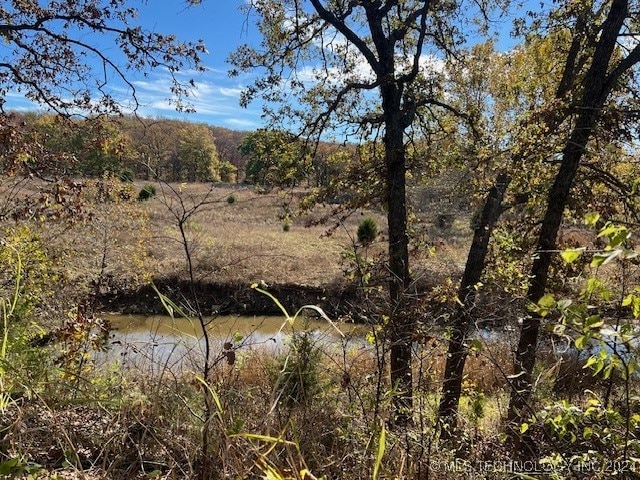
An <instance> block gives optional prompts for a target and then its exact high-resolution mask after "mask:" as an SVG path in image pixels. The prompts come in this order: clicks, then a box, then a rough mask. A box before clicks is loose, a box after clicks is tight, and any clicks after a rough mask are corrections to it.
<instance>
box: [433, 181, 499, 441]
mask: <svg viewBox="0 0 640 480" xmlns="http://www.w3.org/2000/svg"><path fill="white" fill-rule="evenodd" d="M510 182H511V178H510V177H509V176H507V175H505V174H500V175H498V178H497V179H496V182H495V184H494V185H493V187H491V189H490V190H489V193H488V195H487V199H486V201H485V204H484V207H483V209H482V213H481V215H480V219H479V221H478V224H477V225H476V226H475V229H474V233H473V241H472V243H471V247H470V249H469V255H468V256H467V263H466V266H465V269H464V274H463V276H462V280H461V282H460V287H459V289H458V299H459V300H460V302H461V305H459V307H458V309H457V311H456V315H455V317H454V318H453V324H452V327H451V338H450V339H449V349H448V352H447V359H446V363H445V370H444V379H443V382H442V398H441V400H440V405H439V407H438V420H439V427H440V430H441V431H440V437H441V438H442V439H445V440H446V439H450V438H451V437H452V435H453V434H454V432H455V430H456V427H457V415H458V403H459V401H460V395H461V393H462V378H463V372H464V365H465V362H466V358H467V353H468V351H467V346H466V341H467V336H468V334H469V329H470V327H471V324H472V322H473V313H472V311H473V308H474V306H475V300H476V289H475V286H476V285H477V284H478V282H480V278H481V276H482V272H483V270H484V265H485V259H486V256H487V250H488V247H489V239H490V238H491V233H492V232H493V227H494V225H495V223H496V222H497V220H498V218H499V217H500V214H501V213H502V201H503V198H504V194H505V192H506V190H507V188H508V186H509V183H510Z"/></svg>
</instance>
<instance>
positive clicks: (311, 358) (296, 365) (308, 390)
mask: <svg viewBox="0 0 640 480" xmlns="http://www.w3.org/2000/svg"><path fill="white" fill-rule="evenodd" d="M321 353H322V352H321V351H320V349H319V348H318V347H317V346H316V345H315V343H314V341H313V334H312V333H311V332H307V331H305V332H302V333H296V334H294V335H293V337H292V338H291V345H290V347H289V352H288V353H287V354H286V355H284V356H283V357H280V358H279V359H278V361H277V363H276V365H274V367H275V368H273V370H272V371H271V373H270V376H271V381H272V382H273V384H274V395H275V398H276V399H277V401H278V402H279V403H282V404H284V405H286V406H288V407H292V406H294V405H298V404H305V403H309V402H310V401H311V400H312V399H313V398H314V396H315V395H317V394H318V392H319V391H320V377H319V375H320V360H321Z"/></svg>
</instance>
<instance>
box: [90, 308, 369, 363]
mask: <svg viewBox="0 0 640 480" xmlns="http://www.w3.org/2000/svg"><path fill="white" fill-rule="evenodd" d="M108 319H109V320H110V322H111V325H112V327H113V332H112V334H111V339H110V349H109V351H108V352H107V353H106V354H105V355H104V357H103V358H101V359H100V360H101V361H105V362H107V363H108V362H113V361H118V362H119V363H120V364H121V365H122V366H123V367H127V366H128V367H131V368H142V367H144V368H147V369H148V368H163V369H167V368H168V369H169V370H171V371H174V372H175V371H184V370H190V369H195V368H196V367H197V365H198V364H200V363H201V361H202V358H203V356H204V351H205V348H204V347H205V345H204V340H203V333H202V328H201V326H200V323H199V322H198V321H197V320H188V319H184V318H174V319H172V318H171V317H168V316H142V315H109V316H108ZM206 321H207V332H209V340H210V352H211V355H212V359H218V358H219V359H221V361H225V357H224V355H225V344H229V343H230V344H231V345H226V347H227V350H228V347H229V346H230V347H231V349H232V350H234V351H236V352H237V353H238V354H240V353H242V352H249V351H252V350H267V351H269V352H278V351H280V350H284V349H286V348H287V345H288V343H289V340H290V338H291V335H292V333H294V332H303V331H311V332H312V335H313V338H314V342H317V343H320V344H322V345H323V347H330V346H331V345H332V344H335V345H336V346H337V347H339V348H342V347H343V346H344V344H345V343H346V344H349V343H351V344H352V345H361V344H362V343H363V334H362V333H361V332H360V333H359V332H358V331H357V328H358V327H356V326H354V325H338V328H339V329H340V330H341V331H342V332H343V333H344V334H345V338H343V337H342V336H341V335H340V333H338V331H337V330H336V329H335V326H332V325H331V324H330V323H328V322H326V321H324V320H317V319H307V318H304V319H303V318H298V319H296V320H295V322H294V323H293V324H290V323H289V322H288V321H287V320H286V319H285V318H284V317H265V316H255V317H247V316H220V317H216V318H208V319H206Z"/></svg>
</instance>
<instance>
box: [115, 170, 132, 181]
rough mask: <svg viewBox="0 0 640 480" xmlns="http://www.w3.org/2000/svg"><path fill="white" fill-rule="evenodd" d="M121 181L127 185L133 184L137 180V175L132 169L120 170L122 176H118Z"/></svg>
mask: <svg viewBox="0 0 640 480" xmlns="http://www.w3.org/2000/svg"><path fill="white" fill-rule="evenodd" d="M118 177H119V178H120V181H122V182H126V183H133V180H134V179H135V178H136V174H135V173H133V170H131V169H130V168H123V169H122V170H120V175H118Z"/></svg>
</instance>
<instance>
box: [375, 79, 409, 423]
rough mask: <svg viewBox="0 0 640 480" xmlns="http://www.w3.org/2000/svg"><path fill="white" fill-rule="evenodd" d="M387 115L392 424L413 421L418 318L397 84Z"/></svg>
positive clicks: (387, 88) (384, 92)
mask: <svg viewBox="0 0 640 480" xmlns="http://www.w3.org/2000/svg"><path fill="white" fill-rule="evenodd" d="M381 96H382V101H383V110H384V112H385V113H386V115H385V132H384V145H385V165H386V175H387V178H386V180H387V186H386V188H387V191H386V200H387V223H388V228H389V301H390V305H389V307H390V309H389V312H390V314H389V317H390V318H389V328H390V341H391V345H390V367H391V385H392V388H393V389H394V396H393V412H392V424H394V425H398V426H402V425H406V424H407V423H409V422H410V421H411V418H412V407H413V399H412V397H413V375H412V368H411V367H412V349H411V348H412V341H413V335H414V330H415V319H414V318H413V316H412V314H411V312H410V311H409V310H408V308H407V307H408V304H407V297H406V289H407V288H408V287H409V284H410V282H411V279H410V274H409V239H408V236H407V202H406V176H405V173H406V162H405V145H404V125H403V123H402V112H401V108H400V105H401V95H400V90H399V89H398V87H397V86H396V85H395V84H387V85H383V86H382V87H381Z"/></svg>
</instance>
